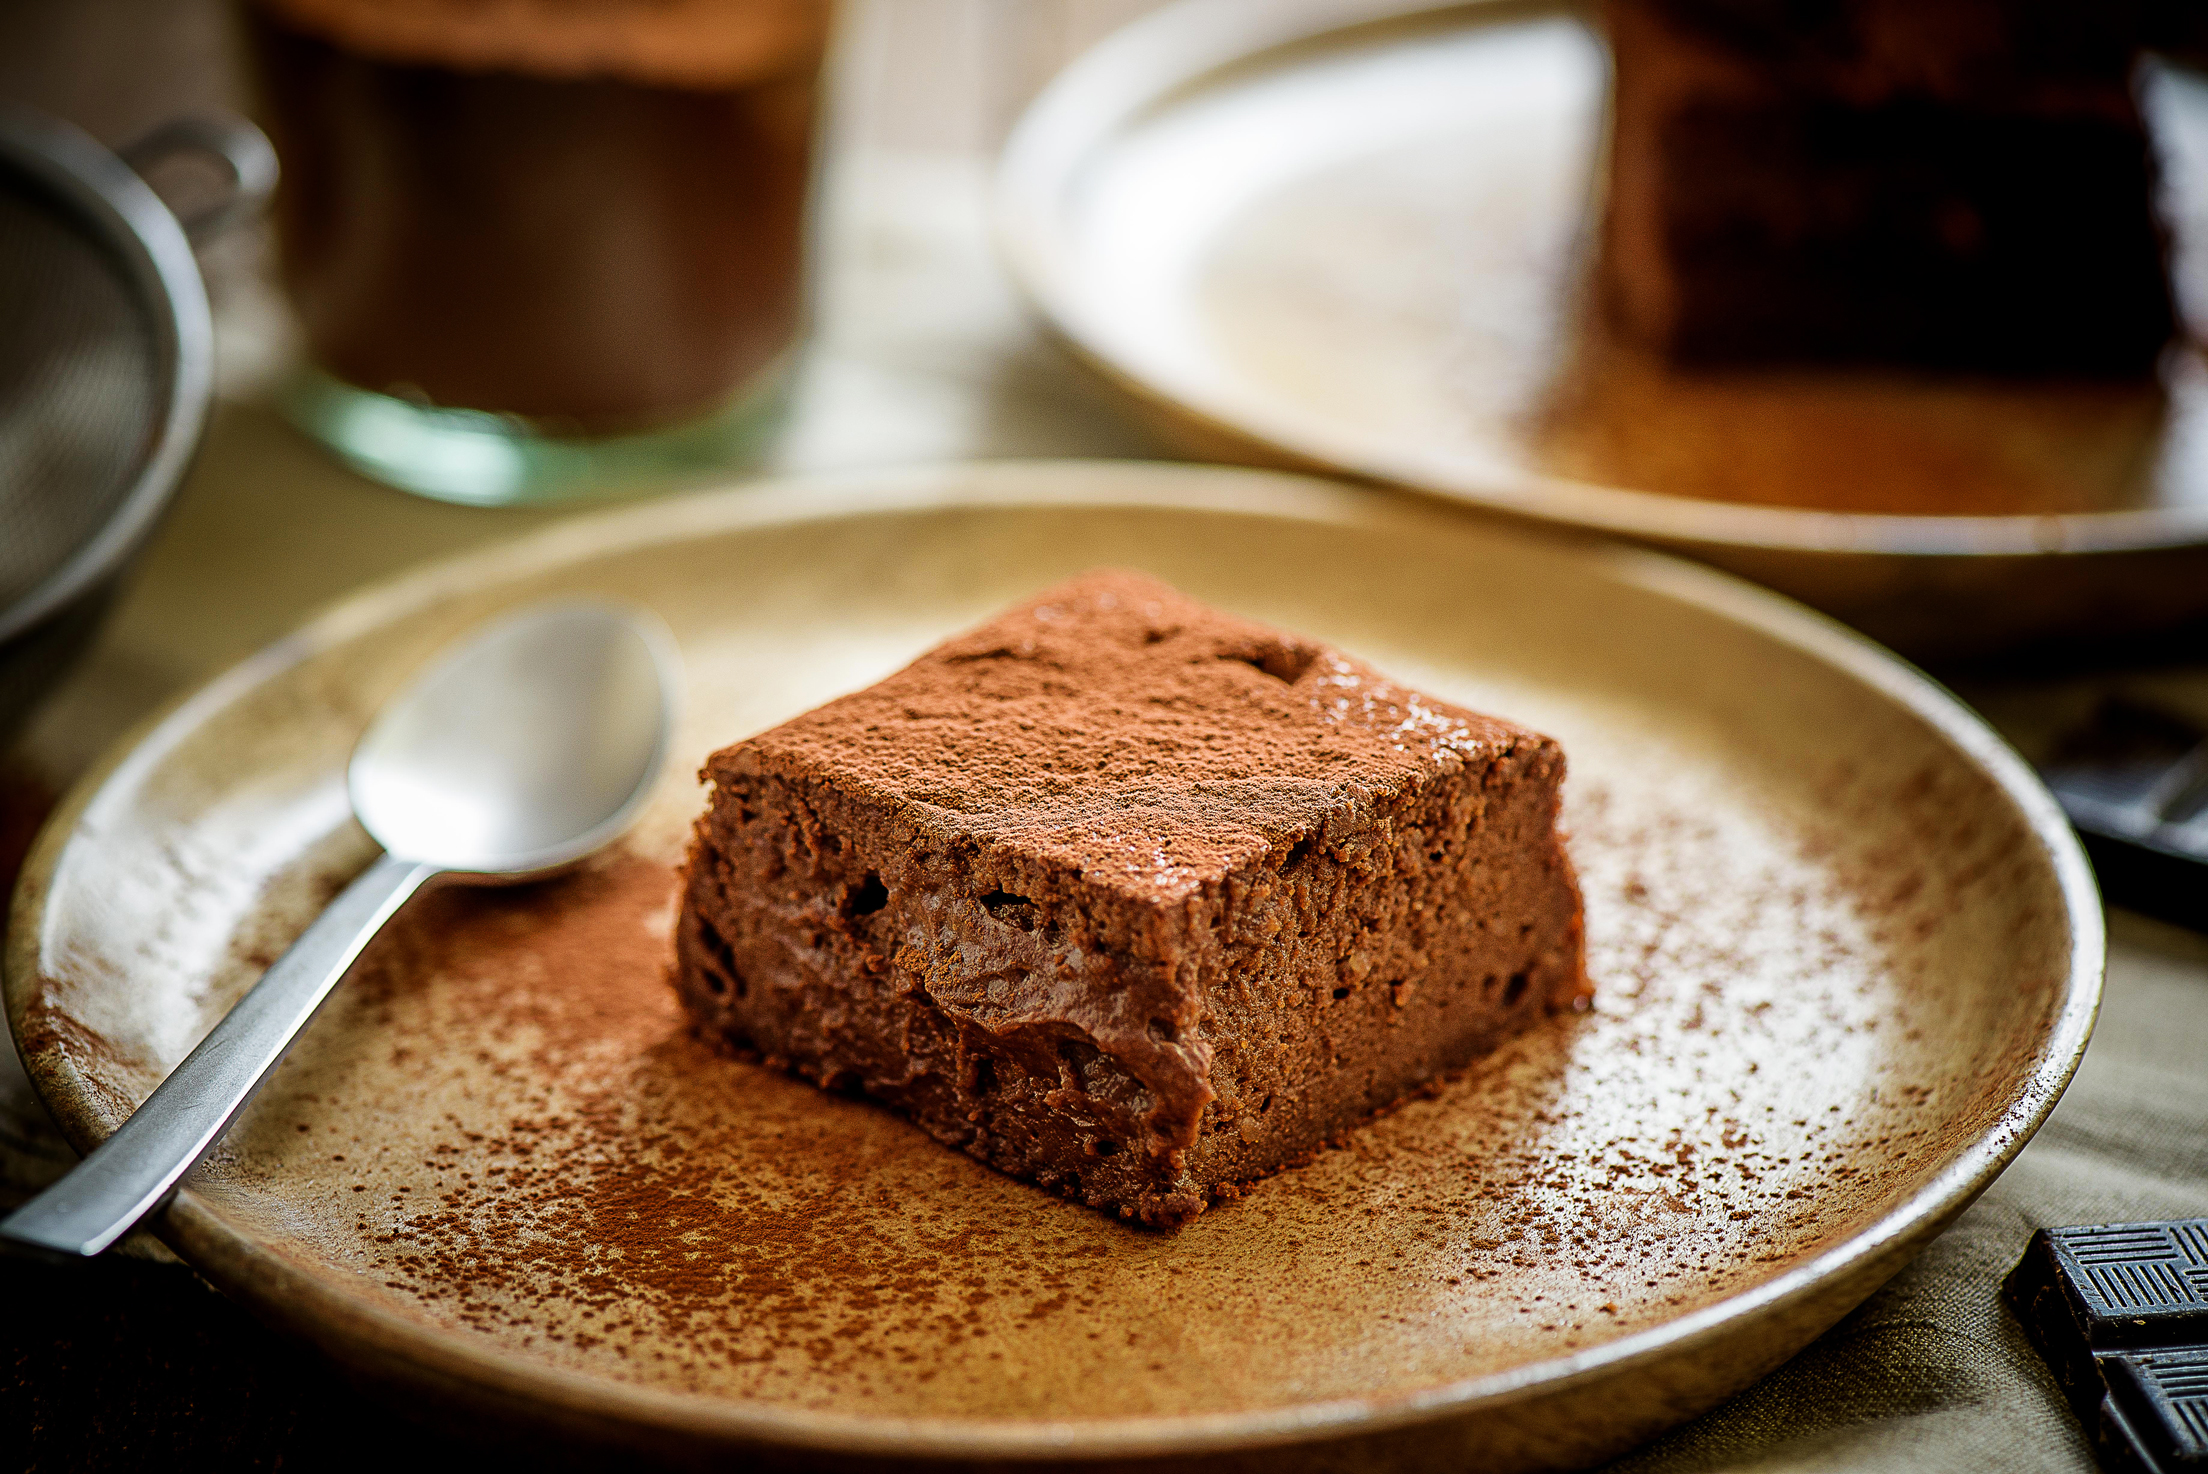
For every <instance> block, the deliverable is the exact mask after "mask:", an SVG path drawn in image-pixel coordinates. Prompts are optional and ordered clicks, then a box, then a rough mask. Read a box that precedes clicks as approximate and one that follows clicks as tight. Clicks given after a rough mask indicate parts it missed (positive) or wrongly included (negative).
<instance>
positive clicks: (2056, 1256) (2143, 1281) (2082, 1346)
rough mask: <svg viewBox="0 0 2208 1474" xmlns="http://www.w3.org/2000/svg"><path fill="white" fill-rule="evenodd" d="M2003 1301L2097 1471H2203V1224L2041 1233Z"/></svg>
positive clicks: (2206, 1453) (2206, 1239)
mask: <svg viewBox="0 0 2208 1474" xmlns="http://www.w3.org/2000/svg"><path fill="white" fill-rule="evenodd" d="M2002 1294H2003V1296H2004V1298H2006V1299H2007V1300H2008V1302H2009V1304H2010V1306H2011V1307H2012V1308H2013V1309H2014V1310H2015V1311H2016V1314H2017V1317H2018V1319H2020V1320H2021V1321H2022V1322H2023V1323H2024V1331H2025V1334H2026V1335H2027V1336H2029V1337H2030V1338H2031V1341H2032V1344H2033V1346H2034V1347H2036V1348H2037V1349H2038V1351H2039V1354H2040V1356H2041V1357H2042V1358H2044V1359H2045V1360H2046V1362H2047V1367H2048V1370H2049V1371H2051V1372H2053V1373H2054V1375H2055V1380H2056V1382H2057V1383H2059V1384H2060V1385H2061V1387H2062V1391H2063V1395H2064V1397H2066V1398H2067V1399H2068V1400H2069V1403H2070V1406H2071V1408H2072V1410H2074V1411H2075V1412H2076V1413H2077V1415H2078V1420H2079V1421H2080V1422H2081V1423H2083V1424H2084V1425H2085V1426H2086V1428H2087V1429H2088V1430H2089V1431H2091V1432H2092V1433H2093V1434H2094V1436H2095V1439H2096V1442H2097V1443H2098V1444H2099V1445H2100V1446H2101V1451H2102V1455H2103V1458H2104V1461H2105V1462H2106V1464H2107V1466H2108V1467H2110V1468H2118V1469H2140V1470H2146V1471H2149V1474H2153V1471H2157V1470H2161V1471H2171V1470H2193V1469H2202V1470H2208V1218H2191V1219H2183V1220H2179V1221H2176V1222H2168V1223H2098V1224H2086V1225H2081V1226H2079V1227H2075V1228H2050V1229H2042V1230H2041V1231H2040V1232H2038V1233H2036V1234H2034V1235H2033V1236H2032V1242H2031V1245H2030V1247H2028V1248H2027V1249H2026V1250H2025V1251H2024V1258H2023V1260H2022V1261H2021V1262H2020V1263H2018V1265H2017V1266H2016V1268H2015V1269H2014V1270H2012V1271H2010V1274H2009V1277H2008V1280H2007V1282H2006V1283H2005V1284H2004V1285H2003V1286H2002Z"/></svg>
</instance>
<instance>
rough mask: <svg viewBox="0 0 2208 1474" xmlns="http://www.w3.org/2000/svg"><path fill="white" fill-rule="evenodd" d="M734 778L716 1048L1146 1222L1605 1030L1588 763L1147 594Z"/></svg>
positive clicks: (923, 663) (951, 657)
mask: <svg viewBox="0 0 2208 1474" xmlns="http://www.w3.org/2000/svg"><path fill="white" fill-rule="evenodd" d="M704 776H705V777H706V778H707V779H708V780H710V782H711V783H712V798H711V801H710V803H709V805H708V807H707V809H706V812H705V814H704V816H703V817H702V818H700V819H699V821H698V825H697V830H696V834H695V836H694V839H693V841H692V846H691V851H690V859H689V865H688V871H687V875H686V879H685V882H684V893H683V905H682V915H681V920H680V923H679V926H678V930H677V948H678V955H677V964H676V985H677V987H678V988H679V989H680V991H681V994H682V998H683V1001H684V1003H685V1004H686V1005H687V1007H688V1008H689V1010H690V1012H691V1015H692V1016H693V1018H694V1019H695V1021H696V1023H697V1025H698V1026H699V1028H700V1029H701V1030H702V1031H703V1032H704V1033H705V1034H706V1035H707V1036H708V1037H711V1038H713V1039H715V1040H718V1041H721V1042H723V1043H724V1044H726V1045H727V1046H729V1047H731V1048H733V1049H735V1050H736V1051H738V1052H741V1053H744V1054H747V1055H751V1056H754V1057H759V1058H763V1059H765V1060H766V1061H768V1062H769V1063H770V1064H773V1065H775V1066H777V1067H779V1068H782V1069H786V1070H789V1071H791V1072H793V1073H795V1074H798V1075H801V1076H803V1077H804V1078H806V1079H809V1080H812V1081H815V1082H817V1083H818V1084H820V1085H823V1086H826V1087H829V1088H832V1089H838V1090H846V1091H852V1092H856V1093H858V1094H862V1095H865V1096H869V1097H871V1098H873V1099H875V1100H879V1101H882V1102H884V1103H886V1104H888V1105H890V1106H893V1107H895V1108H896V1109H898V1110H900V1111H902V1112H904V1113H905V1114H906V1115H907V1116H909V1117H910V1118H911V1119H912V1120H913V1121H915V1122H916V1123H917V1124H919V1125H920V1126H921V1127H923V1128H924V1129H925V1130H927V1131H928V1132H929V1133H930V1134H931V1135H933V1136H935V1137H936V1138H937V1139H939V1140H941V1141H943V1142H945V1143H947V1144H949V1145H951V1146H956V1147H958V1148H960V1149H961V1150H963V1151H966V1152H968V1153H970V1154H971V1155H973V1156H975V1157H977V1158H979V1159H980V1160H982V1161H984V1162H987V1163H989V1164H990V1165H991V1166H994V1167H996V1168H999V1169H1000V1170H1002V1171H1004V1172H1007V1173H1010V1174H1011V1175H1013V1176H1015V1177H1019V1178H1023V1179H1025V1180H1027V1181H1030V1182H1034V1183H1037V1184H1039V1185H1041V1186H1043V1187H1046V1188H1049V1189H1052V1190H1053V1191H1056V1192H1058V1193H1061V1194H1063V1195H1064V1196H1066V1197H1069V1198H1074V1199H1076V1200H1078V1201H1080V1202H1083V1203H1087V1204H1090V1205H1091V1206H1094V1207H1098V1208H1105V1209H1111V1210H1116V1211H1117V1212H1118V1213H1120V1214H1121V1215H1122V1216H1124V1217H1128V1218H1132V1219H1137V1220H1140V1221H1141V1222H1143V1223H1146V1224H1150V1225H1155V1226H1173V1225H1177V1224H1180V1223H1182V1222H1184V1221H1185V1220H1187V1219H1188V1218H1190V1217H1192V1216H1193V1215H1195V1214H1197V1213H1200V1212H1202V1211H1203V1209H1204V1208H1205V1206H1206V1205H1207V1204H1208V1203H1210V1202H1212V1201H1215V1200H1217V1199H1219V1198H1221V1197H1226V1196H1233V1195H1234V1193H1235V1190H1236V1188H1237V1187H1238V1185H1240V1184H1244V1183H1248V1182H1250V1181H1252V1180H1254V1179H1257V1178H1261V1177H1264V1176H1267V1175H1268V1174H1270V1173H1274V1172H1278V1171H1279V1170H1281V1169H1282V1168H1284V1167H1287V1166H1290V1165H1293V1164H1295V1163H1298V1162H1301V1161H1305V1160H1307V1159H1309V1158H1310V1157H1311V1156H1312V1155H1313V1154H1314V1153H1315V1152H1317V1151H1318V1150H1319V1149H1320V1148H1321V1147H1323V1146H1325V1145H1326V1144H1327V1143H1328V1142H1330V1141H1332V1140H1335V1139H1336V1138H1339V1137H1340V1136H1341V1135H1342V1134H1343V1133H1344V1132H1346V1131H1348V1130H1349V1129H1351V1128H1352V1127H1354V1126H1356V1125H1357V1124H1359V1123H1360V1122H1362V1121H1364V1120H1366V1119H1367V1118H1369V1117H1370V1116H1372V1115H1373V1114H1374V1113H1375V1112H1377V1111H1380V1110H1383V1109H1385V1108H1387V1107H1388V1106H1390V1105H1392V1104H1394V1103H1395V1102H1397V1101H1399V1100H1401V1099H1403V1098H1404V1097H1405V1096H1406V1095H1408V1094H1410V1093H1413V1092H1416V1091H1419V1090H1421V1089H1425V1088H1429V1087H1431V1086H1433V1085H1434V1084H1435V1083H1436V1082H1437V1081H1438V1079H1439V1078H1440V1077H1441V1076H1442V1075H1443V1074H1444V1073H1445V1072H1447V1071H1449V1070H1452V1069H1455V1068H1457V1067H1460V1066H1462V1065H1464V1064H1465V1063H1467V1062H1468V1061H1470V1060H1472V1059H1473V1058H1474V1057H1476V1056H1477V1055H1479V1054H1481V1053H1482V1052H1484V1051H1485V1050H1487V1049H1489V1048H1490V1047H1492V1046H1493V1045H1494V1044H1495V1043H1496V1042H1497V1041H1498V1040H1499V1039H1501V1038H1503V1037H1504V1036H1506V1035H1508V1034H1510V1033H1512V1032H1513V1031H1515V1030H1517V1029H1519V1028H1521V1027H1523V1026H1524V1025H1526V1024H1527V1023H1528V1022H1530V1021H1532V1020H1534V1019H1537V1018H1539V1017H1541V1016H1542V1015H1544V1014H1549V1013H1554V1012H1557V1011H1561V1010H1569V1009H1572V1008H1575V1007H1578V1006H1583V1005H1584V1003H1585V1001H1586V999H1587V998H1588V996H1589V990H1588V986H1587V982H1586V977H1585V971H1584V968H1583V965H1582V957H1581V927H1580V903H1579V891H1578V887H1577V885H1576V883H1575V881H1574V879H1573V874H1572V868H1571V863H1570V861H1569V860H1568V859H1567V858H1566V856H1565V853H1564V848H1563V844H1562V842H1561V840H1560V838H1559V836H1558V834H1557V830H1556V817H1557V799H1558V785H1559V784H1560V783H1561V781H1562V779H1563V776H1564V755H1563V753H1562V752H1561V751H1560V750H1559V749H1558V747H1557V745H1556V743H1554V742H1553V741H1551V740H1550V739H1548V738H1546V737H1543V736H1540V735H1539V734H1537V733H1534V732H1529V731H1527V730H1526V729H1525V728H1523V727H1518V726H1514V725H1512V724H1511V723H1509V722H1505V721H1501V720H1498V719H1496V718H1494V717H1486V716H1479V715H1476V714H1474V713H1472V712H1468V711H1464V710H1461V709H1459V708H1457V707H1454V706H1451V705H1449V704H1447V703H1445V702H1441V701H1437V700H1435V699H1433V698H1432V697H1430V696H1425V695H1421V694H1420V693H1418V692H1416V691H1413V690H1411V689H1409V688H1407V687H1405V686H1401V685H1398V684H1397V683H1395V682H1393V681H1390V680H1389V679H1387V678H1386V677H1385V676H1382V675H1380V674H1379V673H1378V672H1376V671H1374V670H1373V669H1372V668H1371V667H1369V666H1367V665H1364V664H1363V663H1361V662H1359V661H1357V660H1354V659H1352V658H1350V657H1349V656H1347V655H1344V654H1342V653H1341V652H1339V651H1337V650H1334V649H1332V648H1330V647H1328V646H1326V645H1322V644H1319V643H1317V642H1316V641H1312V640H1305V639H1301V638H1298V637H1296V636H1293V635H1287V634H1283V633H1281V632H1280V631H1278V630H1273V629H1269V628H1267V627H1266V626H1264V625H1261V624H1257V623H1254V622H1252V621H1250V620H1246V619H1240V618H1236V617H1234V616H1232V615H1227V614H1222V613H1219V612H1218V611H1215V610H1211V609H1207V608H1205V607H1204V606H1202V605H1200V604H1197V603H1195V602H1194V601H1192V600H1190V599H1188V598H1185V597H1183V596H1182V595H1181V594H1179V593H1176V592H1175V591H1174V590H1172V589H1170V588H1168V587H1166V586H1165V585H1164V584H1161V583H1159V582H1157V581H1156V580H1154V579H1151V578H1148V577H1145V576H1143V575H1141V574H1136V573H1127V572H1118V571H1108V572H1098V573H1091V574H1087V575H1085V576H1083V577H1081V578H1078V579H1075V580H1073V581H1072V582H1070V583H1067V584H1063V585H1061V586H1059V587H1057V588H1055V589H1052V590H1050V591H1048V592H1047V593H1044V594H1042V595H1039V596H1038V597H1036V598H1034V599H1031V600H1029V601H1028V602H1026V603H1025V604H1022V605H1020V606H1019V607H1017V608H1015V609H1013V610H1011V611H1010V612H1008V613H1006V614H1004V615H1001V616H1000V617H998V618H996V619H993V620H991V621H990V622H989V623H987V624H985V625H982V626H981V627H980V628H978V629H975V630H973V631H971V632H969V633H967V634H964V635H960V636H958V637H957V638H955V639H952V640H949V641H947V642H946V643H944V644H942V645H939V646H937V647H936V648H935V649H933V650H931V651H929V652H928V653H927V654H925V655H923V656H921V657H920V658H919V659H918V660H916V661H914V662H913V663H912V664H911V665H909V666H907V667H905V669H903V670H901V671H899V672H898V673H896V674H895V675H893V676H890V677H889V678H887V679H886V680H883V681H881V682H880V683H879V684H877V685H874V686H871V687H869V688H867V689H866V690H864V691H860V692H857V693H856V694H853V695H850V696H845V697H842V698H841V699H839V700H836V701H832V702H829V703H828V704H827V705H825V706H823V707H820V708H819V709H817V710H815V711H812V712H809V713H807V714H806V715H804V716H801V717H798V718H796V719H795V720H793V721H789V722H785V723H784V724H783V725H781V726H779V727H776V728H774V729H773V730H772V731H768V732H764V733H762V734H760V735H759V736H756V737H753V738H750V739H748V740H746V741H743V742H739V743H737V744H736V745H734V746H733V747H728V748H724V749H722V750H721V751H720V752H717V753H715V754H714V755H713V756H712V757H711V758H710V759H708V760H707V763H706V766H705V770H704Z"/></svg>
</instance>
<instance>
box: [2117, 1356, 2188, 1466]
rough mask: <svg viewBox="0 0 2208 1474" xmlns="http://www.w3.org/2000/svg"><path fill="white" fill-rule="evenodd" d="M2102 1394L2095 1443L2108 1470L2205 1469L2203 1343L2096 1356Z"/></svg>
mask: <svg viewBox="0 0 2208 1474" xmlns="http://www.w3.org/2000/svg"><path fill="white" fill-rule="evenodd" d="M2101 1371H2102V1373H2103V1374H2104V1375H2106V1376H2107V1378H2108V1399H2107V1401H2106V1402H2104V1403H2103V1404H2102V1405H2101V1420H2100V1427H2099V1429H2098V1430H2096V1431H2097V1433H2098V1435H2099V1436H2098V1437H2097V1438H2096V1439H2095V1443H2096V1444H2097V1445H2098V1447H2099V1451H2100V1455H2101V1467H2102V1469H2104V1470H2107V1471H2109V1474H2122V1471H2127V1470H2137V1471H2139V1474H2193V1471H2196V1470H2208V1346H2189V1347H2186V1348H2184V1349H2183V1350H2177V1351H2121V1352H2117V1353H2116V1354H2114V1355H2112V1356H2104V1357H2102V1358H2101Z"/></svg>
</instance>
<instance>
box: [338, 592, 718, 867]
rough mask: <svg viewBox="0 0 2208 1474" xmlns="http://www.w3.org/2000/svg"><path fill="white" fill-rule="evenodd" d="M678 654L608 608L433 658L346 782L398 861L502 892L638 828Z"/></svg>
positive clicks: (659, 753) (528, 620) (661, 637)
mask: <svg viewBox="0 0 2208 1474" xmlns="http://www.w3.org/2000/svg"><path fill="white" fill-rule="evenodd" d="M676 662H677V657H676V655H675V653H674V647H673V643H672V641H671V640H669V638H668V637H667V635H666V634H665V633H664V632H663V631H662V630H660V629H658V628H657V627H656V626H655V625H651V624H646V623H644V622H643V621H642V620H640V619H638V618H636V617H635V616H633V615H631V614H628V613H625V612H623V611H621V610H618V609H614V608H611V607H609V606H607V605H603V604H586V603H566V604H551V605H541V606H538V607H537V608H534V609H530V610H528V611H526V612H525V613H522V614H520V615H516V616H514V617H513V618H510V619H506V620H502V621H500V622H499V623H498V624H495V625H493V626H492V627H491V628H490V629H488V630H486V631H484V632H483V633H482V634H480V635H478V636H476V637H475V638H474V639H472V640H470V641H468V643H467V644H466V645H464V646H462V647H461V648H460V649H458V650H455V651H453V652H452V653H450V654H448V655H446V656H445V657H443V658H442V659H440V660H438V661H437V662H435V663H434V664H433V665H431V666H430V667H429V668H428V669H427V670H425V671H423V672H422V674H420V675H419V676H417V677H416V678H415V679H414V680H413V681H412V682H410V683H409V684H408V686H407V688H406V690H405V692H404V693H402V694H401V696H400V697H399V698H398V699H397V700H395V701H393V702H392V703H391V704H390V705H389V706H387V707H385V708H384V710H383V711H382V712H381V713H380V714H379V715H378V716H377V717H376V720H375V722H374V723H373V724H372V725H371V726H370V727H369V728H368V731H367V734H366V735H365V736H363V737H362V738H361V740H360V745H359V746H358V747H356V748H354V749H353V760H352V764H351V767H350V768H349V769H348V772H347V786H348V788H349V789H350V791H351V794H352V801H353V813H354V814H355V815H356V816H358V818H359V819H360V822H361V824H362V826H363V827H364V828H366V829H367V831H368V832H369V834H371V835H372V836H374V837H375V840H376V842H377V843H378V844H380V845H382V846H383V847H384V849H385V850H387V851H389V852H390V853H391V854H393V855H398V856H402V857H404V858H406V859H410V860H420V861H424V862H427V863H429V864H433V865H436V866H437V867H439V869H441V870H443V871H447V872H456V873H458V874H464V875H467V876H470V877H473V878H477V879H481V880H485V881H494V882H499V883H503V882H507V881H513V880H525V879H532V878H534V877H536V876H540V875H543V874H546V873H548V872H550V871H553V870H557V869H559V868H561V867H562V866H565V865H570V864H573V863H574V862H575V861H577V860H579V859H581V858H583V857H584V856H585V855H588V854H590V853H592V852H593V851H595V850H598V849H600V848H602V847H603V846H604V845H605V844H606V843H607V842H608V841H609V840H611V839H613V838H614V837H615V836H616V835H618V834H619V833H620V832H621V831H622V830H624V829H626V828H627V827H628V825H629V822H630V821H631V820H632V819H634V818H635V817H636V811H637V809H638V808H639V807H641V806H642V804H643V802H644V799H645V797H646V795H647V794H648V792H649V791H650V788H651V780H652V778H653V776H655V775H656V774H657V773H658V772H659V769H660V766H661V765H662V763H663V762H664V761H665V760H666V753H667V743H668V739H669V738H670V737H671V736H672V734H673V728H674V712H673V709H672V700H671V696H672V692H673V691H674V688H675V681H674V671H675V669H676Z"/></svg>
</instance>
